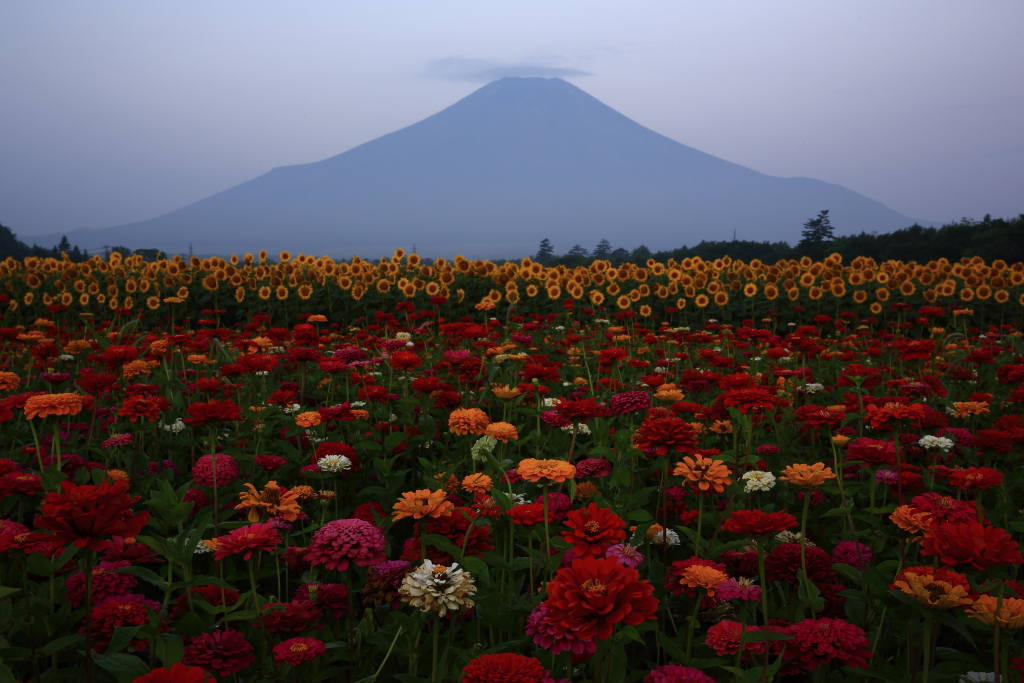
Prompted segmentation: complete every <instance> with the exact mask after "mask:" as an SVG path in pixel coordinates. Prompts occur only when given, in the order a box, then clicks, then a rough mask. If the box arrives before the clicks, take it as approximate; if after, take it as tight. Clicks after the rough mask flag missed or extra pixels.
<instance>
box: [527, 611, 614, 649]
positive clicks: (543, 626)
mask: <svg viewBox="0 0 1024 683" xmlns="http://www.w3.org/2000/svg"><path fill="white" fill-rule="evenodd" d="M549 613H550V609H549V608H548V606H547V605H545V604H544V603H543V602H542V603H540V604H539V605H537V606H536V607H534V608H533V611H532V612H530V616H528V617H526V634H527V635H532V636H533V642H535V643H536V644H537V645H540V646H541V647H542V648H544V649H546V650H551V652H552V654H556V655H557V654H561V653H562V652H571V653H572V654H573V655H577V656H578V655H584V656H589V655H592V654H594V653H595V652H597V638H593V639H591V640H580V639H579V638H577V637H576V634H575V633H574V632H573V631H566V632H565V633H559V632H558V631H556V630H555V627H554V626H553V625H552V624H551V622H550V621H549V618H548V615H549Z"/></svg>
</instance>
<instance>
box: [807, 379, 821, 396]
mask: <svg viewBox="0 0 1024 683" xmlns="http://www.w3.org/2000/svg"><path fill="white" fill-rule="evenodd" d="M824 389H825V385H824V384H818V383H816V382H808V383H807V384H805V385H804V391H806V392H807V393H808V394H816V393H818V392H819V391H824Z"/></svg>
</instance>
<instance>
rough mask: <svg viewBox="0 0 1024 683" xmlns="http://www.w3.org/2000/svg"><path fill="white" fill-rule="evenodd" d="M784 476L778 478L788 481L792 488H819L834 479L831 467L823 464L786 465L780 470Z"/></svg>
mask: <svg viewBox="0 0 1024 683" xmlns="http://www.w3.org/2000/svg"><path fill="white" fill-rule="evenodd" d="M782 474H783V475H784V476H781V477H779V479H781V480H782V481H788V482H789V483H790V484H793V485H794V486H800V487H802V488H812V487H815V486H821V485H822V484H824V483H825V482H826V481H828V480H829V479H835V478H836V475H835V474H833V473H832V468H831V467H825V463H823V462H816V463H814V464H813V465H805V464H799V463H798V464H795V465H788V466H787V467H786V469H784V470H782Z"/></svg>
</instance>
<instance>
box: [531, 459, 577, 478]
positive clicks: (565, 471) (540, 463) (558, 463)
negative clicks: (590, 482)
mask: <svg viewBox="0 0 1024 683" xmlns="http://www.w3.org/2000/svg"><path fill="white" fill-rule="evenodd" d="M516 471H517V472H518V473H519V476H521V477H522V478H523V479H526V480H527V481H540V480H541V479H550V480H551V481H557V482H559V483H561V482H563V481H565V480H566V479H571V478H573V477H575V476H576V467H574V466H573V465H570V464H569V463H567V462H565V461H564V460H537V459H535V458H526V459H524V460H521V461H520V462H519V467H518V468H517V469H516Z"/></svg>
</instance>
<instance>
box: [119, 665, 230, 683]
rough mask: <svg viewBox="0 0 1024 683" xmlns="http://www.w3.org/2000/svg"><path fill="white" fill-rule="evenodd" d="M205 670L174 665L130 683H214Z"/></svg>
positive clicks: (160, 668)
mask: <svg viewBox="0 0 1024 683" xmlns="http://www.w3.org/2000/svg"><path fill="white" fill-rule="evenodd" d="M216 681H217V679H216V678H214V677H213V675H212V674H210V672H208V671H207V670H206V669H203V668H200V667H198V666H188V665H185V664H175V665H173V666H172V667H171V668H170V669H165V668H164V667H162V666H161V667H157V668H156V669H153V670H151V671H150V672H149V673H148V674H146V675H144V676H139V677H138V678H135V679H133V680H132V683H216Z"/></svg>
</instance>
